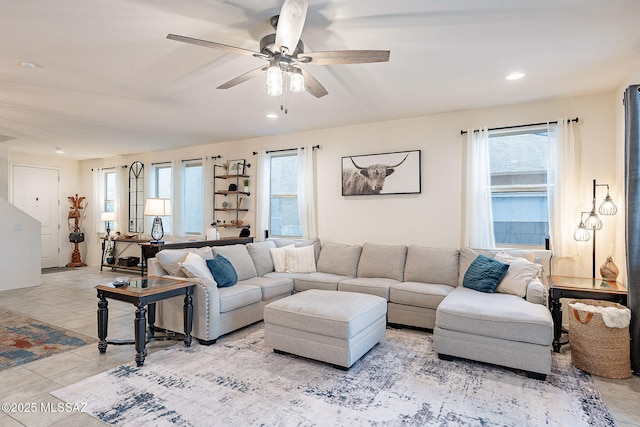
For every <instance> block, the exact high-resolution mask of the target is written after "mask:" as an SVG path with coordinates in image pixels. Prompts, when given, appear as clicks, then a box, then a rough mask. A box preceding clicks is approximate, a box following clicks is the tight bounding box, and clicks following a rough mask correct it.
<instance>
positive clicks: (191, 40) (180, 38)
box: [167, 34, 267, 58]
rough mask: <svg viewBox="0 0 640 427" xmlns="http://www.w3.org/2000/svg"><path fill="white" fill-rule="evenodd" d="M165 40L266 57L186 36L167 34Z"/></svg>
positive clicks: (261, 55)
mask: <svg viewBox="0 0 640 427" xmlns="http://www.w3.org/2000/svg"><path fill="white" fill-rule="evenodd" d="M167 38H168V39H170V40H176V41H179V42H183V43H190V44H195V45H198V46H204V47H209V48H212V49H219V50H224V51H227V52H229V53H237V54H240V55H246V56H259V57H265V58H266V57H267V56H266V55H263V54H262V53H258V52H254V51H251V50H247V49H242V48H239V47H235V46H229V45H226V44H222V43H216V42H210V41H207V40H201V39H194V38H192V37H186V36H178V35H176V34H167Z"/></svg>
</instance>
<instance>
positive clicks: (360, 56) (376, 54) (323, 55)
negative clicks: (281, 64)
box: [298, 50, 391, 65]
mask: <svg viewBox="0 0 640 427" xmlns="http://www.w3.org/2000/svg"><path fill="white" fill-rule="evenodd" d="M390 53H391V52H390V51H388V50H334V51H326V52H305V53H304V54H301V55H299V56H298V59H299V60H300V61H301V62H303V63H304V62H305V61H304V59H305V58H310V59H311V60H310V61H309V62H306V63H307V64H309V65H333V64H365V63H370V62H387V61H389V55H390Z"/></svg>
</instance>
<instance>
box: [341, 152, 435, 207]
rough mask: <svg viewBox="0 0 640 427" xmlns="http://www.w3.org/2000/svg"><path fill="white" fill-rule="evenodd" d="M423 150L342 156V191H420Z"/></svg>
mask: <svg viewBox="0 0 640 427" xmlns="http://www.w3.org/2000/svg"><path fill="white" fill-rule="evenodd" d="M421 182H422V179H421V150H413V151H397V152H394V153H381V154H364V155H358V156H346V157H343V158H342V195H343V196H363V195H372V194H373V195H377V194H418V193H420V192H421Z"/></svg>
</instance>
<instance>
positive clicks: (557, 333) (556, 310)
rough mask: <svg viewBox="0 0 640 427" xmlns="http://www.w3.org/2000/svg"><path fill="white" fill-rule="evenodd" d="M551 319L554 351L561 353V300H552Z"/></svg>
mask: <svg viewBox="0 0 640 427" xmlns="http://www.w3.org/2000/svg"><path fill="white" fill-rule="evenodd" d="M551 317H552V318H553V351H555V352H556V353H559V352H560V337H561V336H562V304H560V298H551Z"/></svg>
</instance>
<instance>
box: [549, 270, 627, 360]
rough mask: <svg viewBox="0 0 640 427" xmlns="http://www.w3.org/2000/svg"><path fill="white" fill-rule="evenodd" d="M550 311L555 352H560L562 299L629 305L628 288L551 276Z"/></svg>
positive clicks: (595, 280)
mask: <svg viewBox="0 0 640 427" xmlns="http://www.w3.org/2000/svg"><path fill="white" fill-rule="evenodd" d="M549 285H550V286H549V310H551V317H552V318H553V351H555V352H556V353H559V352H560V347H561V345H562V344H561V343H560V337H561V335H562V305H561V304H560V298H574V299H582V298H584V299H596V300H604V301H612V302H617V303H618V304H622V305H625V306H626V305H627V288H626V287H625V286H624V285H623V284H622V283H620V282H607V281H604V280H602V279H590V278H584V277H568V276H549Z"/></svg>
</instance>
